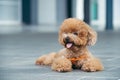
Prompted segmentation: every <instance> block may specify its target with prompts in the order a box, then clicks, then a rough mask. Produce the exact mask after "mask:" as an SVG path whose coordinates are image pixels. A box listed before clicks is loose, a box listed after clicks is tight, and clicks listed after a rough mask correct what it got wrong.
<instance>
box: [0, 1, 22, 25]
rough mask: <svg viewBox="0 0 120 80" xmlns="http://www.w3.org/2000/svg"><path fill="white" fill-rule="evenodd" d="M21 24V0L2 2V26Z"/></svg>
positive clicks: (0, 19)
mask: <svg viewBox="0 0 120 80" xmlns="http://www.w3.org/2000/svg"><path fill="white" fill-rule="evenodd" d="M20 23H21V0H0V24H2V25H6V24H7V25H9V24H20Z"/></svg>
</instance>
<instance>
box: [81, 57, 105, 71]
mask: <svg viewBox="0 0 120 80" xmlns="http://www.w3.org/2000/svg"><path fill="white" fill-rule="evenodd" d="M81 69H82V70H83V71H87V72H95V71H101V70H103V69H104V67H103V66H102V63H101V62H100V60H99V59H97V58H92V59H88V60H87V61H85V62H84V63H83V65H82V68H81Z"/></svg>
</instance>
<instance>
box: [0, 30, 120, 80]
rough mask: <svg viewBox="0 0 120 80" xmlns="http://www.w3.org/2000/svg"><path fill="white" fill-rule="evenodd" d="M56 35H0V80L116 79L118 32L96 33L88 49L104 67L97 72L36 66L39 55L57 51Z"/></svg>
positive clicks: (119, 46)
mask: <svg viewBox="0 0 120 80" xmlns="http://www.w3.org/2000/svg"><path fill="white" fill-rule="evenodd" d="M57 38H58V36H57V33H37V32H22V33H16V34H0V80H120V32H113V31H107V32H98V41H97V44H96V45H95V46H93V47H89V48H90V50H91V52H92V53H93V54H94V55H95V56H97V57H99V58H101V60H102V62H103V65H104V67H105V70H104V71H100V72H83V71H81V70H73V71H72V72H65V73H59V72H55V71H52V70H51V69H50V67H49V66H36V65H35V64H34V63H35V60H36V59H37V58H38V57H39V56H40V55H42V54H46V53H49V52H52V51H58V50H59V49H61V48H62V46H61V45H60V44H59V43H58V41H57V40H58V39H57Z"/></svg>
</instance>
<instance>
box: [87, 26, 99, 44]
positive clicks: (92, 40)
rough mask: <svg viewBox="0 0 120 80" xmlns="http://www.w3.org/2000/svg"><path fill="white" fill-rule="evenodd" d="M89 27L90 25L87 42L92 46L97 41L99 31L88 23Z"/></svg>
mask: <svg viewBox="0 0 120 80" xmlns="http://www.w3.org/2000/svg"><path fill="white" fill-rule="evenodd" d="M86 25H87V24H86ZM87 27H88V42H87V45H88V46H92V45H94V44H95V43H96V41H97V33H96V31H94V30H93V29H92V28H91V27H90V26H88V25H87Z"/></svg>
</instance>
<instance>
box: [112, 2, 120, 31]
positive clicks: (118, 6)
mask: <svg viewBox="0 0 120 80" xmlns="http://www.w3.org/2000/svg"><path fill="white" fill-rule="evenodd" d="M113 1H114V2H113V23H114V29H115V30H117V29H118V28H119V29H120V0H113Z"/></svg>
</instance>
